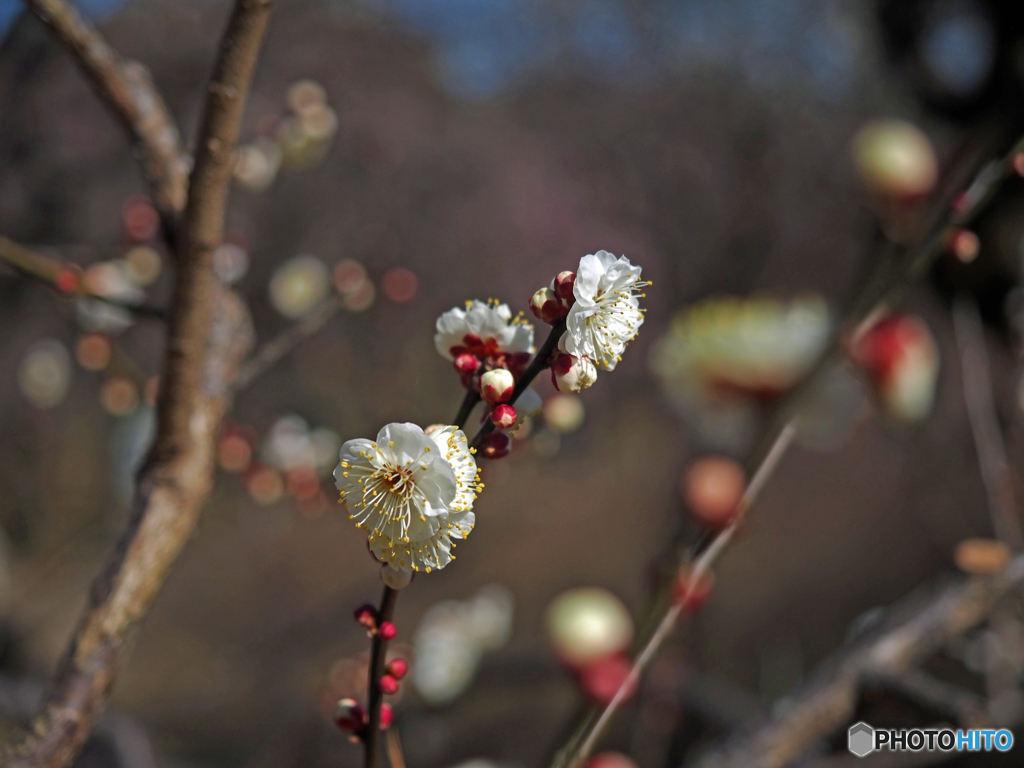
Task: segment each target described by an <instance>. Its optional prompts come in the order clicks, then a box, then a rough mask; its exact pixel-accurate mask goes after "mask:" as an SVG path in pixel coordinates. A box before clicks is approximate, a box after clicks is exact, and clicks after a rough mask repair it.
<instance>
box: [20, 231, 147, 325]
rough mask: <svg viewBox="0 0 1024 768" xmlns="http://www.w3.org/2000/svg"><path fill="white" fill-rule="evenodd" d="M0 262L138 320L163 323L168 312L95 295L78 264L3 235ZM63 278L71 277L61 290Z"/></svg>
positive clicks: (51, 285) (62, 290)
mask: <svg viewBox="0 0 1024 768" xmlns="http://www.w3.org/2000/svg"><path fill="white" fill-rule="evenodd" d="M0 261H3V262H5V263H6V264H8V265H10V266H11V267H13V268H14V269H16V270H18V271H19V272H21V273H22V274H23V275H26V276H27V277H31V278H32V279H33V280H38V281H39V282H42V283H46V284H47V285H49V286H50V287H51V288H54V289H55V290H58V291H60V292H61V293H64V294H66V295H73V296H88V297H89V298H91V299H96V300H97V301H102V302H104V303H105V304H111V305H112V306H115V307H121V308H122V309H127V310H128V311H130V312H132V313H133V314H135V315H138V316H140V317H152V318H155V319H157V320H163V319H165V318H166V316H167V312H166V311H165V310H164V309H162V308H161V307H154V306H152V305H150V304H139V303H136V302H132V301H123V300H121V299H115V298H113V297H111V296H103V295H101V294H98V293H94V292H93V291H90V290H89V288H88V286H86V285H85V284H84V283H83V282H82V281H81V279H79V277H80V275H79V272H80V269H79V267H78V266H77V265H71V264H66V263H64V262H62V261H59V260H57V259H52V258H50V257H48V256H43V255H42V254H39V253H36V252H35V251H31V250H29V249H28V248H25V247H24V246H22V245H19V244H18V243H16V242H14V241H13V240H9V239H8V238H6V237H4V236H3V235H0ZM64 275H70V276H71V277H72V281H71V285H69V286H65V287H61V285H60V280H61V278H62V276H64Z"/></svg>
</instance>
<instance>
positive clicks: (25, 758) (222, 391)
mask: <svg viewBox="0 0 1024 768" xmlns="http://www.w3.org/2000/svg"><path fill="white" fill-rule="evenodd" d="M207 336H208V337H209V338H208V339H207V340H206V341H207V344H208V354H207V355H206V356H205V357H206V360H205V364H203V361H200V364H201V366H202V367H201V372H202V377H201V383H200V386H199V388H198V390H197V391H196V392H195V393H193V395H192V397H191V398H190V401H189V405H188V410H189V415H190V417H191V419H190V428H189V433H188V434H186V435H173V436H172V435H167V434H165V433H163V432H161V436H160V437H159V438H158V439H162V440H168V439H170V438H171V437H174V438H177V439H178V441H179V443H180V444H181V445H182V446H183V449H182V450H180V451H177V452H176V453H175V454H174V455H173V456H166V457H165V458H164V459H161V460H157V461H152V460H150V461H149V462H148V463H147V465H146V466H145V467H144V468H143V470H142V471H141V472H140V474H139V479H138V484H137V487H136V491H135V498H134V501H133V504H132V516H131V521H130V523H129V525H128V527H127V529H126V530H125V531H124V532H123V534H122V536H121V539H120V542H119V543H118V546H117V549H116V550H115V552H114V554H113V556H112V557H111V559H110V561H109V563H108V564H107V566H106V568H105V569H104V571H103V572H102V573H101V574H100V576H99V577H98V578H97V580H96V581H95V582H94V583H93V585H92V589H91V592H90V595H89V604H88V608H87V609H86V612H85V614H84V615H83V616H82V619H81V620H80V622H79V626H78V629H77V631H76V633H75V636H74V638H73V640H72V643H71V647H70V648H69V650H68V653H67V656H66V657H65V659H64V661H63V663H62V666H61V669H60V671H59V672H58V676H57V680H56V683H55V686H54V690H53V692H52V694H51V695H50V698H49V700H48V701H47V702H46V704H45V705H44V707H43V709H42V711H41V712H40V714H39V715H38V716H37V717H36V719H35V721H34V722H33V724H32V729H31V731H30V732H29V733H27V734H24V735H23V736H22V738H21V739H20V740H19V741H18V742H17V743H15V744H13V745H12V746H10V747H9V754H8V755H7V756H8V757H9V758H10V759H11V763H10V764H11V765H12V766H17V767H18V768H29V766H31V767H32V768H42V767H44V766H45V768H59V767H60V766H65V765H68V764H69V763H70V762H71V760H72V759H73V758H74V756H75V755H76V754H77V752H78V751H79V749H81V747H82V745H83V744H84V742H85V740H86V739H87V738H88V736H89V733H90V732H91V731H92V729H93V727H94V726H95V723H96V718H97V716H98V714H99V712H100V709H101V708H102V707H103V705H104V703H105V702H106V699H107V696H108V694H109V692H110V687H111V685H112V684H113V681H114V675H115V673H116V666H117V662H118V659H119V657H120V655H121V651H122V648H123V647H124V644H125V642H126V639H127V636H128V633H129V632H130V631H131V630H132V629H133V628H134V627H135V626H136V625H137V624H138V622H139V621H140V620H141V619H142V617H143V616H144V615H145V614H146V611H147V610H148V609H149V606H150V604H151V603H152V601H153V599H154V598H155V597H156V593H157V591H158V590H159V589H160V587H161V586H162V585H163V582H164V579H165V578H166V575H167V571H168V569H169V568H170V566H171V564H172V563H173V562H174V559H175V558H176V557H177V555H178V553H179V552H180V551H181V549H182V547H183V546H184V545H185V542H186V541H188V539H189V536H190V535H191V534H192V531H193V529H194V527H195V523H196V520H197V518H198V516H199V510H200V509H201V507H202V504H203V502H204V501H205V500H206V497H207V495H208V494H209V491H210V487H211V485H212V481H213V470H212V467H213V458H214V457H213V445H214V438H215V437H216V434H217V430H218V428H219V424H220V420H221V418H222V417H223V415H224V413H225V411H226V410H227V408H228V406H229V400H230V397H229V396H230V388H229V384H230V382H231V380H232V378H233V377H234V375H235V373H236V372H237V370H238V365H239V364H240V362H241V360H242V359H243V357H244V356H245V354H246V353H247V352H248V350H249V347H250V344H251V339H252V333H251V327H250V324H249V316H248V311H247V310H246V308H245V305H244V304H243V303H242V300H241V299H240V298H238V296H236V295H235V294H231V293H224V294H223V295H221V296H220V297H219V299H218V301H217V317H216V319H215V322H214V324H213V327H212V330H211V332H210V333H208V334H207ZM164 391H165V392H167V388H166V387H165V388H164ZM168 394H170V393H168ZM185 446H187V447H185Z"/></svg>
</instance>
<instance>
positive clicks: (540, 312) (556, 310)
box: [530, 287, 562, 325]
mask: <svg viewBox="0 0 1024 768" xmlns="http://www.w3.org/2000/svg"><path fill="white" fill-rule="evenodd" d="M530 309H531V310H532V311H533V314H534V315H536V317H537V319H538V320H543V321H544V322H545V323H550V324H552V325H553V324H554V323H556V322H558V318H560V317H561V316H562V303H561V302H560V301H559V300H558V296H556V295H555V292H554V291H553V290H551V289H550V288H547V287H545V288H541V289H540V290H538V291H537V292H536V293H534V294H533V296H531V297H530Z"/></svg>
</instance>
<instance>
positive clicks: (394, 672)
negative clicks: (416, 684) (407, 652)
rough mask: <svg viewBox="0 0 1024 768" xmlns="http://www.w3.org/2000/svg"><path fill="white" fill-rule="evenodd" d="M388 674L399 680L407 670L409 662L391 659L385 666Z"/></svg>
mask: <svg viewBox="0 0 1024 768" xmlns="http://www.w3.org/2000/svg"><path fill="white" fill-rule="evenodd" d="M387 670H388V674H389V675H391V676H392V677H393V678H395V680H401V679H402V678H403V677H405V673H406V672H408V671H409V662H407V661H406V660H405V659H392V660H391V661H390V662H389V663H388V666H387Z"/></svg>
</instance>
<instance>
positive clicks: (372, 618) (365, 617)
mask: <svg viewBox="0 0 1024 768" xmlns="http://www.w3.org/2000/svg"><path fill="white" fill-rule="evenodd" d="M354 616H355V619H356V622H358V623H359V624H362V625H363V626H364V627H366V628H367V629H375V628H376V627H377V609H376V608H374V607H373V606H372V605H370V604H369V603H363V604H362V605H360V606H359V607H358V608H356V611H355V614H354Z"/></svg>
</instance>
